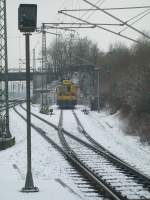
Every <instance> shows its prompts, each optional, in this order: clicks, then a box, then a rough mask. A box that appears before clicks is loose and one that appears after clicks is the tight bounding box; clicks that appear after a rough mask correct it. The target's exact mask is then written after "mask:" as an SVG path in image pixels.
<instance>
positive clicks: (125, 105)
mask: <svg viewBox="0 0 150 200" xmlns="http://www.w3.org/2000/svg"><path fill="white" fill-rule="evenodd" d="M138 41H139V43H137V44H133V45H132V46H131V47H130V48H128V47H127V46H126V45H125V44H121V43H118V44H113V45H110V48H109V50H108V52H103V51H102V50H101V49H99V48H98V46H97V45H96V44H95V43H93V42H92V41H90V40H88V39H87V38H76V37H75V36H73V35H70V36H69V37H68V38H64V37H59V38H57V40H56V41H54V42H53V44H52V45H51V47H49V49H48V60H49V62H50V63H52V66H54V69H53V70H54V71H57V72H59V77H61V78H64V77H65V76H66V74H67V73H68V72H69V71H68V66H69V67H71V66H72V65H83V64H84V65H86V64H87V65H91V66H93V72H92V73H90V74H89V77H88V76H86V75H85V81H87V78H88V82H89V84H84V85H85V87H84V88H83V87H82V85H81V84H83V80H82V81H81V80H80V86H81V88H82V92H83V94H84V95H87V94H88V95H90V97H89V99H90V98H91V95H96V91H93V90H95V88H96V87H97V86H96V85H97V71H95V69H98V70H99V71H100V97H103V99H104V107H109V108H110V112H111V113H115V112H116V111H118V110H120V111H121V113H122V116H123V118H124V119H128V123H127V124H128V126H127V127H126V132H128V133H130V134H135V135H141V139H142V140H143V141H147V140H149V141H150V133H149V132H150V104H149V102H150V42H149V41H148V40H146V39H143V38H141V39H139V40H138ZM66 67H67V68H66ZM87 73H88V72H87ZM80 77H81V76H80ZM83 77H84V76H82V79H83ZM87 90H89V93H87V92H86V93H85V91H87ZM90 91H91V92H90Z"/></svg>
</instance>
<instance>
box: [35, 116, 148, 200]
mask: <svg viewBox="0 0 150 200" xmlns="http://www.w3.org/2000/svg"><path fill="white" fill-rule="evenodd" d="M61 115H62V114H61ZM35 116H36V115H35ZM38 118H39V117H38ZM42 121H46V120H43V119H42ZM46 123H47V124H51V123H49V122H46ZM54 126H55V125H54ZM55 129H56V130H57V129H58V130H59V137H60V140H61V142H62V145H63V146H64V148H65V150H67V151H68V153H69V154H70V155H72V156H73V157H74V159H77V161H78V162H81V164H83V165H85V164H84V163H83V161H81V160H80V159H79V158H78V156H77V154H76V153H75V152H74V150H72V149H71V147H70V145H69V144H68V143H67V141H66V139H65V136H64V134H65V135H67V136H69V137H70V138H72V139H74V140H75V141H77V142H79V143H80V144H82V145H84V146H86V147H88V148H89V149H92V150H93V151H94V152H95V153H97V154H99V155H101V156H103V157H104V158H105V159H108V160H109V161H110V162H111V163H113V165H115V166H118V167H119V169H120V170H121V172H122V173H123V174H126V175H127V174H130V176H131V177H132V178H133V177H134V179H135V180H134V181H135V182H138V184H139V183H140V184H142V185H143V187H145V188H147V189H148V191H149V186H150V182H149V179H148V180H146V179H145V177H144V178H143V177H142V178H141V176H140V175H141V174H140V175H139V172H138V173H135V172H134V170H133V169H132V170H133V172H132V171H131V169H129V168H128V167H126V166H125V164H124V162H122V161H121V160H118V159H117V158H114V157H113V156H112V155H109V154H108V152H105V151H102V150H100V149H99V148H96V147H94V146H91V145H90V144H88V143H86V142H85V141H83V140H81V139H79V138H77V137H76V136H73V135H72V134H70V133H69V132H67V131H66V130H64V129H63V128H62V119H60V121H59V128H58V127H57V126H55ZM85 167H87V170H90V172H91V173H93V174H94V176H96V178H97V179H98V180H99V179H100V181H101V184H102V186H103V187H104V188H103V189H106V188H107V189H108V191H107V192H110V191H111V194H115V195H116V196H117V197H118V198H120V199H123V200H125V199H126V197H125V196H122V194H121V193H120V192H119V191H117V190H115V189H114V188H112V187H111V186H110V185H109V184H108V183H107V182H106V181H105V180H102V179H101V178H100V177H99V176H98V175H97V174H95V172H94V171H93V170H92V169H91V168H90V169H89V167H88V166H87V165H85ZM137 176H138V177H137ZM105 187H106V188H105ZM112 191H113V192H112ZM109 194H110V193H109Z"/></svg>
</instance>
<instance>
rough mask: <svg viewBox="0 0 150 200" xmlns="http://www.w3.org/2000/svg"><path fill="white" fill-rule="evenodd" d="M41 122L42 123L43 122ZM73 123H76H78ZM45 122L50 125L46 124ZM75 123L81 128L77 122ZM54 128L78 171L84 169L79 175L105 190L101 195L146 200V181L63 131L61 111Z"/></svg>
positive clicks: (148, 186) (149, 186)
mask: <svg viewBox="0 0 150 200" xmlns="http://www.w3.org/2000/svg"><path fill="white" fill-rule="evenodd" d="M34 116H35V114H34ZM74 116H75V115H74ZM37 117H38V116H37ZM38 118H39V117H38ZM41 120H43V119H41ZM76 120H77V117H76ZM43 121H44V122H45V120H43ZM77 121H78V122H79V120H77ZM45 123H47V124H49V125H51V124H50V123H49V122H47V121H46V122H45ZM79 124H80V125H81V123H78V125H79ZM81 126H82V125H81ZM53 127H54V125H53ZM55 128H56V126H55ZM80 128H81V127H80ZM82 128H83V127H82ZM57 129H58V134H59V138H60V141H61V143H62V145H63V148H64V150H65V152H67V154H69V155H70V156H71V157H73V158H74V160H76V161H77V162H78V165H79V166H78V168H80V170H81V168H82V167H83V166H84V167H83V168H84V170H83V168H82V172H83V171H84V173H85V172H86V174H87V175H88V177H89V178H91V177H92V178H91V179H92V182H95V184H96V185H99V189H100V188H103V191H105V194H106V193H107V196H109V197H110V199H122V200H125V199H128V200H140V199H147V200H148V199H150V181H149V178H148V177H145V176H144V175H142V174H141V173H139V172H138V171H136V170H134V169H133V168H131V167H130V166H128V165H126V163H124V162H122V161H121V160H120V159H117V158H116V157H115V156H113V155H112V154H111V153H110V152H107V151H106V150H105V151H104V149H103V148H101V147H99V146H98V144H95V146H93V145H91V144H89V143H87V142H86V141H84V140H82V139H79V138H78V137H76V136H75V135H72V134H70V133H69V132H67V131H65V130H64V129H63V111H61V115H60V120H59V125H58V128H57ZM82 132H84V131H82ZM80 134H81V133H80ZM84 135H85V136H86V138H87V137H88V134H87V133H84ZM89 139H90V138H88V140H89ZM90 142H91V141H90ZM92 142H93V141H92ZM80 165H82V167H81V166H80ZM101 190H102V189H101Z"/></svg>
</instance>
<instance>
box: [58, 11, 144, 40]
mask: <svg viewBox="0 0 150 200" xmlns="http://www.w3.org/2000/svg"><path fill="white" fill-rule="evenodd" d="M58 13H61V14H64V15H66V16H68V17H71V18H74V19H76V20H79V21H82V22H85V23H87V24H90V25H95V24H94V23H91V22H88V21H86V20H83V19H80V18H79V17H75V16H73V15H70V14H68V13H65V12H63V11H62V10H60V11H58ZM95 26H96V27H98V28H100V29H103V30H105V31H107V32H110V33H113V34H115V35H117V36H120V37H122V38H125V39H128V40H130V41H132V42H136V43H140V42H138V41H137V40H134V39H132V38H130V37H128V36H125V35H122V34H119V33H116V32H115V31H112V30H110V29H107V28H104V27H101V26H99V25H95Z"/></svg>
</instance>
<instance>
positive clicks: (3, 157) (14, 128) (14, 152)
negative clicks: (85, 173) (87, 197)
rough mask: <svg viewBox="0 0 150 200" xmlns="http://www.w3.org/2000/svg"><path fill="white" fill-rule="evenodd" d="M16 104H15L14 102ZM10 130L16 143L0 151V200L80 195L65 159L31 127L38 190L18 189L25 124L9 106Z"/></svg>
mask: <svg viewBox="0 0 150 200" xmlns="http://www.w3.org/2000/svg"><path fill="white" fill-rule="evenodd" d="M18 108H19V106H18ZM10 130H11V133H12V134H13V135H14V136H15V137H16V145H15V146H13V147H12V148H9V149H7V150H4V151H0V163H1V164H0V199H1V200H41V199H44V200H49V199H50V198H52V199H55V200H59V199H61V200H66V199H67V200H78V199H83V198H82V195H81V194H80V191H79V190H78V188H77V187H76V186H75V185H74V183H73V181H72V179H71V178H70V177H69V175H68V174H67V168H68V162H67V161H66V160H65V159H64V158H63V157H62V156H61V155H60V154H59V153H58V152H57V151H56V150H55V149H54V148H53V147H52V146H50V145H49V144H48V143H47V142H46V141H45V140H44V139H43V138H42V137H41V136H40V135H38V134H37V132H36V131H34V130H32V169H33V170H32V172H33V177H34V184H35V186H37V187H39V190H40V192H38V193H32V194H31V193H30V194H27V193H22V192H20V191H21V189H22V188H23V187H24V185H25V176H26V124H25V122H24V121H23V120H22V119H21V118H20V117H19V116H18V115H17V114H16V113H15V112H14V111H13V109H11V110H10Z"/></svg>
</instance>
